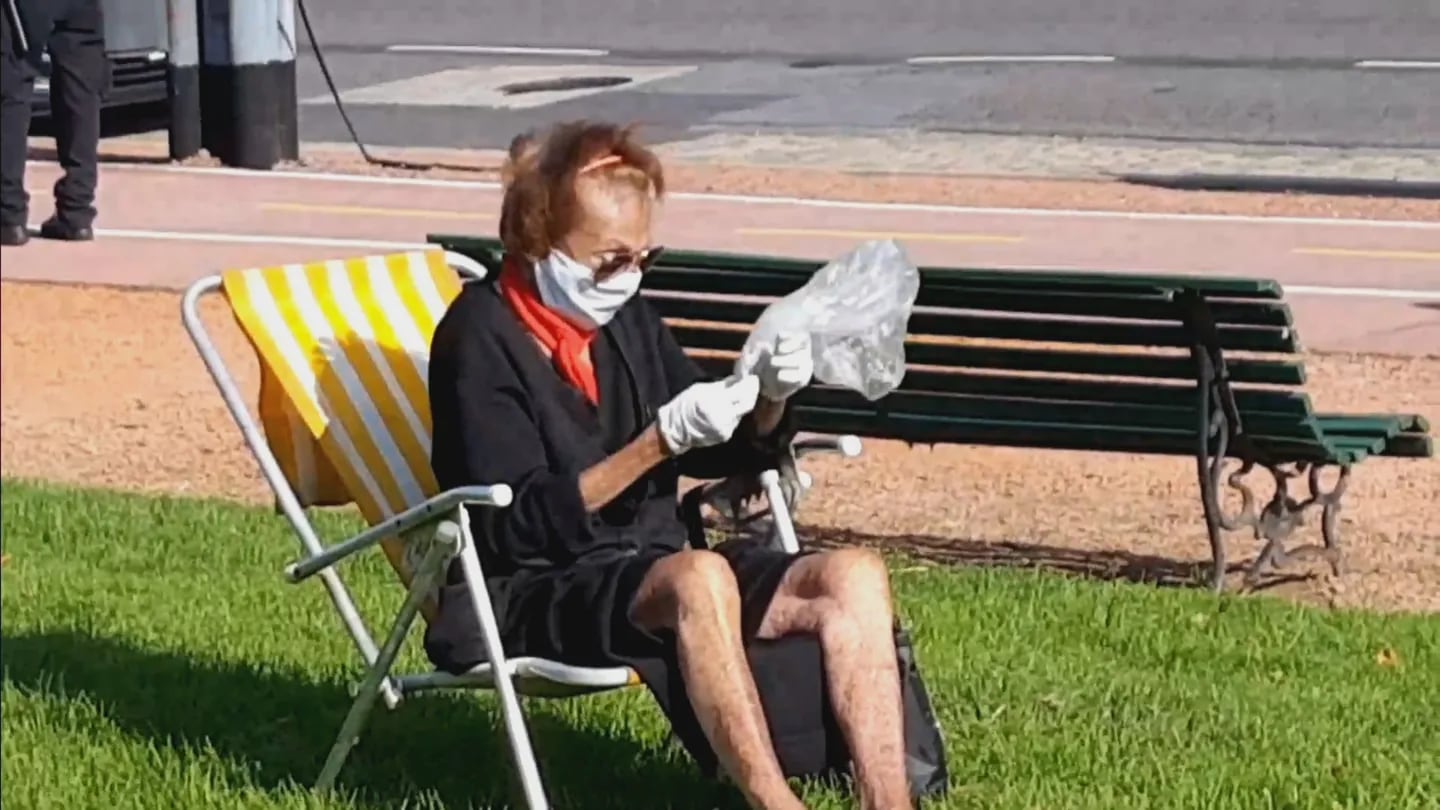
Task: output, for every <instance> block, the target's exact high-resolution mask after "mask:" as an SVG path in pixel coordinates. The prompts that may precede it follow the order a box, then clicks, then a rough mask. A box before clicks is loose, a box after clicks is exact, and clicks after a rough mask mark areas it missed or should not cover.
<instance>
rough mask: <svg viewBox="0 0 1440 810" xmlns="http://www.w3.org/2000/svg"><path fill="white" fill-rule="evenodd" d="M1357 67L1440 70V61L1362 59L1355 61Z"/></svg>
mask: <svg viewBox="0 0 1440 810" xmlns="http://www.w3.org/2000/svg"><path fill="white" fill-rule="evenodd" d="M1355 67H1357V68H1362V69H1363V68H1371V69H1376V70H1440V62H1430V61H1425V60H1421V59H1362V60H1360V61H1359V62H1356V63H1355Z"/></svg>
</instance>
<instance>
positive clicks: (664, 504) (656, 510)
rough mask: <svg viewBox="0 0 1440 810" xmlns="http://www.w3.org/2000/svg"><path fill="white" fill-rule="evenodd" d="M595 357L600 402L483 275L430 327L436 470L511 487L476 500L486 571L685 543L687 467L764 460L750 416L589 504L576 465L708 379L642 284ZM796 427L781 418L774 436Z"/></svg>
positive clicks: (539, 567)
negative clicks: (491, 505)
mask: <svg viewBox="0 0 1440 810" xmlns="http://www.w3.org/2000/svg"><path fill="white" fill-rule="evenodd" d="M592 359H593V362H594V366H595V372H596V376H597V379H598V383H599V391H600V404H599V407H598V408H596V407H595V406H592V405H591V404H590V403H589V401H588V400H586V399H585V397H584V395H583V394H582V393H581V392H580V391H579V390H578V389H576V388H575V387H574V386H572V385H570V384H569V383H567V382H565V381H564V380H563V379H562V378H561V377H560V376H559V374H558V373H557V372H556V370H555V368H554V366H553V365H552V363H551V361H550V359H549V358H547V357H546V356H545V355H544V354H543V353H542V352H541V350H540V348H539V346H537V345H536V343H535V341H534V339H533V338H532V337H531V336H530V334H529V333H528V332H527V331H526V329H525V327H524V326H522V325H521V323H520V322H519V320H518V319H517V318H516V317H515V316H514V314H513V313H512V312H511V311H510V308H509V306H508V305H507V304H506V303H505V302H504V301H503V300H502V299H501V298H500V296H499V295H498V293H497V291H496V290H495V289H494V287H493V286H492V285H489V284H481V283H470V284H467V285H466V286H465V288H464V289H463V290H462V292H461V293H460V295H459V296H458V297H457V298H456V299H455V301H454V302H453V303H452V304H451V306H450V308H449V310H448V311H447V312H446V313H445V316H444V317H443V318H442V319H441V321H440V323H439V325H438V326H437V328H436V330H435V337H434V340H433V344H432V351H431V357H430V374H429V376H430V407H431V411H432V413H433V418H434V445H433V450H432V453H431V466H432V467H433V469H434V471H435V477H436V479H437V481H438V483H439V485H440V487H441V489H442V490H443V489H450V488H453V487H458V486H466V485H476V484H480V485H489V484H497V483H505V484H509V485H510V486H511V487H512V488H513V489H514V493H515V500H514V503H513V505H512V506H510V507H509V508H507V509H503V510H497V511H495V512H494V513H493V514H492V515H489V516H482V512H481V511H479V510H477V511H476V512H474V513H472V515H473V517H474V520H473V522H472V526H473V527H474V529H475V530H476V534H475V539H476V545H477V550H478V552H479V556H480V561H481V564H482V565H483V566H484V568H485V574H486V577H487V579H491V580H492V581H493V580H494V579H504V578H508V577H509V576H511V575H513V574H515V573H518V572H520V571H522V570H524V571H527V572H529V573H538V572H540V571H545V570H551V569H555V568H565V567H569V566H571V565H574V564H576V563H577V562H580V561H588V560H592V559H597V560H598V559H604V558H609V557H614V556H617V555H618V554H633V553H637V552H640V551H644V550H647V549H654V550H656V551H660V550H662V549H663V550H678V549H679V548H681V547H682V546H683V545H684V543H685V539H686V532H685V527H684V525H683V523H682V521H681V519H680V516H679V514H678V510H677V507H676V494H677V489H678V485H679V476H681V475H685V476H688V477H691V478H709V479H713V478H723V477H726V476H729V475H732V474H736V473H739V472H742V471H754V470H758V469H762V468H763V467H765V466H770V465H769V464H767V463H765V462H766V457H767V455H768V452H767V451H768V448H767V447H766V445H767V444H771V443H769V442H758V441H756V440H755V438H754V433H755V431H754V426H753V423H752V422H751V421H750V419H748V418H747V419H746V420H745V422H744V423H742V425H741V427H740V429H739V430H738V431H737V432H736V434H735V437H734V438H733V439H732V440H731V441H730V442H728V443H726V444H722V445H718V446H715V447H710V448H704V449H699V450H693V451H691V452H689V453H686V454H684V455H681V456H679V457H676V458H672V459H669V460H667V461H666V462H664V463H662V464H660V465H658V466H656V467H655V468H653V469H652V470H651V471H650V472H649V473H648V474H647V475H645V476H643V477H642V478H640V479H639V480H638V481H636V482H635V483H634V484H633V485H632V486H631V487H630V488H629V489H628V490H626V491H625V492H624V493H623V494H622V495H621V496H620V497H618V498H616V499H615V500H614V501H612V502H611V503H610V504H608V505H607V506H606V507H605V508H603V509H601V510H600V511H599V512H598V513H596V514H593V515H590V514H587V513H586V511H585V507H584V504H583V502H582V500H581V497H580V491H579V475H580V473H581V472H583V471H584V470H585V469H587V468H588V467H591V466H593V465H594V464H596V463H598V462H600V461H601V460H603V459H604V458H606V457H607V456H609V455H610V454H612V453H614V452H615V451H617V450H619V449H620V448H621V447H623V446H624V445H625V444H627V443H628V442H629V441H631V440H632V439H633V438H634V437H635V436H637V435H639V433H640V432H641V431H642V430H643V429H644V428H645V427H647V426H648V425H649V424H650V423H651V422H653V421H654V417H655V412H656V410H657V409H658V408H659V407H660V406H662V405H663V404H665V403H666V402H668V401H669V400H670V399H671V398H673V397H674V396H675V395H676V394H678V393H680V392H681V391H683V390H684V389H685V388H687V387H689V386H690V385H691V384H693V383H695V382H699V381H702V380H703V379H704V377H703V375H702V374H701V372H700V370H699V369H698V368H697V367H696V365H695V364H694V363H693V362H692V361H691V360H690V358H689V357H687V356H686V355H685V353H684V351H683V350H682V349H681V347H680V345H679V344H678V343H677V342H676V340H675V337H674V335H673V334H672V333H671V332H670V330H669V328H668V327H666V326H665V324H664V322H663V321H661V319H660V317H659V315H658V314H657V313H656V312H655V311H654V309H653V308H651V307H650V306H649V305H648V304H647V303H646V302H645V301H644V300H642V299H640V298H638V297H637V298H635V299H633V300H632V301H630V302H629V303H628V304H626V305H625V306H624V307H623V308H622V309H621V310H620V311H619V312H618V313H617V314H616V316H615V318H614V319H613V320H612V321H611V322H610V323H609V324H608V325H607V326H605V327H604V328H603V329H602V330H601V334H600V335H598V336H597V337H596V339H595V342H594V343H593V344H592ZM787 421H788V420H787ZM788 432H789V431H788V425H785V426H782V429H781V430H779V431H777V432H776V433H775V434H774V435H775V436H776V437H780V436H785V435H788ZM451 581H452V582H454V578H453V576H452V579H451Z"/></svg>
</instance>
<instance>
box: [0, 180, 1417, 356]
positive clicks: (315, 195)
mask: <svg viewBox="0 0 1440 810" xmlns="http://www.w3.org/2000/svg"><path fill="white" fill-rule="evenodd" d="M30 172H31V183H30V185H31V188H32V189H37V190H38V189H43V188H46V187H47V185H48V184H49V183H50V182H51V181H52V180H53V179H54V176H55V169H54V167H53V166H51V165H48V164H32V166H31V169H30ZM35 196H36V197H37V200H36V201H35V204H34V206H33V210H35V211H45V210H48V200H45V199H43V197H44V195H43V194H38V193H37V194H36V195H35ZM499 199H500V197H499V192H498V190H497V188H496V187H495V185H494V184H491V183H479V182H457V181H444V180H423V179H403V178H381V177H356V176H347V175H319V174H315V175H301V174H290V173H247V172H238V171H229V170H206V169H176V168H170V167H154V166H143V165H109V166H107V168H106V180H105V183H104V184H102V186H101V196H100V200H99V207H100V209H101V210H102V211H104V212H105V219H104V221H103V225H104V228H103V229H102V230H101V231H100V238H99V239H98V240H97V241H95V242H94V243H90V244H67V243H53V242H45V241H43V240H35V241H32V242H31V243H30V244H29V245H27V246H25V247H23V248H19V249H11V248H6V249H5V251H4V257H3V263H0V275H3V277H4V278H5V279H7V280H17V279H27V280H47V281H64V282H84V283H99V284H120V285H146V286H167V287H175V288H179V287H183V286H184V285H186V284H188V283H189V282H191V281H193V280H195V279H196V278H199V277H201V276H204V275H208V274H211V273H215V272H218V271H221V270H224V269H229V268H235V267H249V266H257V265H270V264H281V263H289V262H305V261H315V260H322V259H327V258H339V257H346V256H353V255H361V254H366V253H374V252H383V251H391V250H403V249H407V248H410V247H414V246H418V245H420V244H422V243H423V242H424V241H425V236H426V234H427V233H432V232H448V233H462V234H463V233H468V234H493V233H494V232H495V223H496V214H497V211H498V203H499ZM657 237H658V241H660V242H661V243H662V244H666V245H670V246H672V247H677V248H693V249H702V250H727V251H739V252H749V253H766V254H776V255H790V256H800V257H811V258H827V257H833V256H838V255H840V254H842V253H844V252H846V251H847V250H848V249H849V248H851V247H853V246H854V245H855V244H856V243H857V242H859V241H862V240H865V239H872V238H884V237H894V238H896V239H898V240H899V241H900V242H901V243H902V245H903V246H904V247H905V248H906V250H907V251H908V252H909V254H910V256H911V258H912V259H913V260H914V261H916V262H917V263H921V264H928V265H949V266H960V267H964V266H972V267H977V266H986V267H1015V268H1051V269H1058V268H1080V269H1094V270H1119V271H1136V272H1146V271H1151V272H1177V273H1201V274H1212V275H1243V276H1265V277H1271V278H1275V279H1278V280H1279V281H1281V282H1282V283H1283V284H1285V285H1286V287H1287V288H1288V289H1289V298H1290V300H1291V304H1292V307H1293V309H1294V311H1295V315H1296V322H1297V328H1298V330H1299V335H1300V339H1301V342H1302V344H1304V345H1305V346H1308V347H1310V348H1315V349H1322V350H1340V351H1382V352H1397V353H1425V354H1440V223H1417V222H1383V221H1376V222H1366V221H1356V220H1303V219H1285V218H1273V219H1265V218H1247V217H1215V216H1191V215H1181V214H1173V215H1166V214H1149V215H1145V214H1140V215H1135V214H1120V213H1117V214H1109V213H1097V212H1081V211H1068V212H1067V211H1047V210H1027V209H1020V210H1004V209H975V208H956V207H947V206H927V205H894V204H891V205H885V204H868V203H837V202H826V201H815V200H784V199H776V198H755V197H737V196H725V195H706V194H676V195H674V196H673V197H671V199H670V200H669V201H668V202H667V204H666V206H665V209H664V212H663V215H662V220H661V222H660V224H659V228H658V234H657Z"/></svg>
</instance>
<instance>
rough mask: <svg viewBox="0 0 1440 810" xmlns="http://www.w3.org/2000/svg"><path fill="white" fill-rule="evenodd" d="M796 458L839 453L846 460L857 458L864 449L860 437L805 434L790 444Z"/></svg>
mask: <svg viewBox="0 0 1440 810" xmlns="http://www.w3.org/2000/svg"><path fill="white" fill-rule="evenodd" d="M790 447H791V449H792V450H793V451H794V453H795V458H797V459H801V458H805V457H806V456H808V455H812V454H814V453H839V454H840V455H841V456H843V457H845V458H857V457H859V455H860V453H861V451H862V450H863V449H864V445H863V443H862V442H861V441H860V437H859V436H853V435H849V434H847V435H844V436H822V435H820V434H805V435H801V436H796V437H795V441H793V442H791V444H790Z"/></svg>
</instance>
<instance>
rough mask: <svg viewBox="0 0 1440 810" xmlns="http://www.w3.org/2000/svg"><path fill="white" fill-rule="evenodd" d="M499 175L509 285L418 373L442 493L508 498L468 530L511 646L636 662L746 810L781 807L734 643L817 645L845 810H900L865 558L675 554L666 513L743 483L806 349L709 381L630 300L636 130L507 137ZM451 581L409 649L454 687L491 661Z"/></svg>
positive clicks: (880, 602) (452, 320)
mask: <svg viewBox="0 0 1440 810" xmlns="http://www.w3.org/2000/svg"><path fill="white" fill-rule="evenodd" d="M507 175H508V183H507V187H506V190H505V197H504V202H503V207H502V213H501V219H500V236H501V240H502V242H503V244H504V247H505V259H504V268H503V271H502V272H501V273H500V276H499V279H498V283H497V284H494V285H481V284H472V285H467V286H466V288H465V289H464V291H463V292H462V293H461V294H460V296H459V297H458V298H456V300H455V301H454V303H453V304H452V305H451V307H450V309H449V311H448V312H447V313H446V314H445V316H444V318H443V319H442V320H441V322H440V324H439V326H438V328H437V329H436V332H435V338H434V344H433V351H432V355H431V361H430V397H431V407H432V409H433V414H434V431H435V434H434V435H435V439H434V451H433V458H432V465H433V467H434V470H435V475H436V478H437V479H438V481H439V484H440V486H441V487H444V488H450V487H458V486H463V485H470V484H488V483H494V482H504V483H507V484H510V485H511V486H512V487H513V488H514V491H515V500H514V504H513V506H512V507H511V508H509V509H506V510H504V511H503V512H501V513H499V514H498V515H497V516H496V517H495V519H493V520H488V519H487V520H479V519H477V520H476V521H475V525H476V526H477V528H480V531H479V532H478V533H477V537H476V543H477V545H478V552H479V556H480V559H481V562H482V565H483V566H484V569H485V572H486V576H487V577H488V578H489V583H488V584H489V588H490V592H491V594H492V596H493V600H494V603H495V610H496V615H497V619H498V621H499V626H500V632H501V634H502V636H503V643H504V646H505V649H506V651H507V652H508V653H509V654H511V655H528V656H541V657H544V658H550V659H554V660H558V661H563V662H565V663H569V664H574V665H579V666H590V667H606V666H621V665H624V666H629V667H632V668H634V669H635V670H636V671H637V672H638V673H639V674H640V676H641V677H642V679H643V680H644V681H645V683H646V684H647V685H648V686H649V687H650V689H651V691H652V692H653V693H654V694H655V696H656V697H657V698H658V699H659V700H660V702H661V703H662V706H663V707H664V708H665V710H666V713H667V714H669V715H670V716H671V717H672V719H673V718H674V717H676V716H677V715H678V714H687V715H688V713H689V712H690V711H691V710H693V717H694V718H695V720H697V721H698V724H699V726H700V728H701V730H703V732H704V736H705V739H706V740H708V742H709V744H710V746H711V747H712V748H713V750H714V753H715V755H716V757H717V758H718V761H719V764H720V765H721V767H723V768H724V770H725V772H726V774H727V775H729V776H730V777H731V778H732V779H733V780H734V781H735V782H736V784H737V785H738V787H739V788H740V790H741V791H742V792H743V793H744V794H745V796H746V798H747V799H748V800H749V802H750V803H751V805H752V806H754V807H763V808H794V807H802V806H803V805H801V803H800V801H799V799H798V798H797V797H796V796H795V795H794V793H793V792H792V791H791V790H790V788H789V786H788V784H787V783H786V780H785V778H784V774H783V773H782V769H781V766H780V764H779V761H778V760H777V757H776V754H775V748H774V744H773V742H772V738H771V735H770V733H769V732H768V728H767V717H766V715H765V713H764V711H763V709H762V707H761V703H760V700H759V697H758V694H757V688H756V685H755V681H754V678H753V676H752V674H751V669H750V662H749V661H748V659H747V646H749V645H751V644H752V643H753V642H756V641H757V640H761V641H763V640H770V639H780V638H782V637H785V636H789V635H792V634H812V635H813V636H815V637H817V638H818V640H819V644H820V649H821V650H822V652H823V660H824V674H825V678H824V680H825V682H827V683H828V685H829V691H830V695H829V697H830V701H831V704H832V706H833V709H834V714H835V717H836V719H837V721H838V725H839V727H840V730H841V732H842V734H843V735H844V737H845V739H846V742H847V743H848V747H849V750H850V752H851V755H852V757H853V762H854V768H855V775H856V781H857V787H858V791H859V794H860V797H861V800H862V802H863V803H864V805H865V806H866V807H872V808H882V807H883V808H899V807H909V806H911V805H910V798H909V794H908V788H907V784H906V778H905V765H904V751H903V740H902V728H901V726H902V720H901V694H900V685H899V675H898V671H897V665H896V657H895V645H894V639H893V635H892V623H893V614H892V607H891V602H890V589H889V583H888V580H887V577H886V573H885V568H884V566H883V564H882V563H881V561H880V559H879V558H878V557H877V556H876V555H874V554H873V553H871V552H867V551H862V550H855V549H851V550H843V551H834V552H828V553H815V554H801V555H798V556H791V555H787V554H784V553H781V552H776V551H771V550H767V549H764V548H761V547H759V546H756V545H751V544H741V543H729V544H725V545H723V546H721V547H720V548H719V549H718V551H708V550H691V549H689V548H687V545H686V537H687V533H686V530H685V526H684V525H683V523H682V521H681V519H680V517H679V516H678V511H677V508H676V496H677V488H678V484H679V478H680V476H682V475H684V476H690V477H694V478H718V477H724V476H728V475H731V474H736V473H740V472H745V471H751V472H753V471H755V470H757V469H759V468H760V466H761V465H762V464H764V462H765V459H766V447H767V444H773V443H774V442H777V441H781V440H783V438H784V437H785V436H786V435H787V434H786V421H787V419H786V408H785V402H786V400H787V399H788V398H789V397H790V396H791V395H792V394H794V393H795V392H796V391H797V390H799V389H800V388H802V387H804V386H805V385H806V384H807V383H808V382H809V381H810V374H811V360H810V345H809V340H808V338H806V337H795V336H791V337H787V338H783V339H781V340H779V341H777V344H776V345H775V346H774V347H772V349H771V350H770V351H769V352H768V353H767V359H766V360H765V361H764V362H762V363H761V365H760V367H759V368H758V371H757V373H756V374H755V375H754V376H749V377H745V378H741V379H728V380H718V381H706V380H704V379H702V376H701V374H700V372H699V370H698V369H697V368H696V366H695V365H694V364H692V362H691V361H690V360H689V358H688V357H687V356H686V355H685V353H684V352H683V351H682V350H681V348H680V346H679V344H678V343H677V342H676V340H675V338H674V336H673V335H672V334H671V333H670V331H669V330H668V329H667V328H666V326H665V324H664V323H663V322H662V321H661V320H660V318H659V317H658V315H657V314H656V313H655V311H654V310H653V309H651V308H650V307H649V306H648V305H647V304H646V302H645V301H644V300H642V299H641V298H639V297H637V296H636V293H637V292H638V290H639V288H640V286H641V282H642V279H643V277H644V273H645V270H646V268H647V267H648V266H649V265H650V264H651V263H652V262H653V260H654V258H655V256H656V255H657V251H658V250H659V249H658V248H657V247H655V245H654V244H653V243H652V241H651V217H652V213H653V211H654V208H655V206H656V203H657V201H658V200H659V199H660V197H661V195H662V194H663V192H664V179H663V175H662V171H661V166H660V162H659V160H658V159H657V158H656V156H655V155H654V154H653V153H651V152H650V151H649V150H647V149H646V148H645V147H643V146H642V145H641V144H639V143H638V142H637V141H636V140H635V139H634V138H633V136H632V135H631V133H630V131H629V130H627V129H621V128H617V127H614V126H609V125H601V124H586V123H576V124H568V125H562V126H559V127H556V128H555V129H553V130H552V131H551V132H550V133H549V134H548V136H547V137H545V138H544V139H543V140H539V141H535V140H530V139H517V141H516V144H515V145H514V146H513V148H512V150H511V163H510V165H509V167H508V172H507ZM458 574H459V572H458V570H455V571H452V574H451V577H450V579H449V581H448V583H447V585H446V587H445V588H444V589H443V590H442V594H441V604H440V615H439V617H437V620H436V621H435V622H434V623H433V624H432V625H431V628H430V630H429V633H428V635H427V638H426V648H427V651H428V652H429V654H430V656H431V658H432V659H433V660H434V661H435V663H436V664H437V665H438V666H440V667H442V668H445V669H448V670H452V671H459V670H463V669H466V668H468V667H471V666H473V665H475V664H477V663H480V662H481V661H482V660H483V658H484V652H483V647H482V644H481V641H480V631H479V628H478V627H477V626H476V623H475V620H474V618H473V616H472V614H471V612H470V611H468V610H467V609H466V594H465V593H463V591H462V589H463V588H464V587H465V586H464V584H463V580H462V579H461V578H460V577H459V575H458ZM817 682H818V680H817ZM681 701H685V702H688V705H684V706H680V705H677V703H679V702H681ZM682 710H683V711H682Z"/></svg>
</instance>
